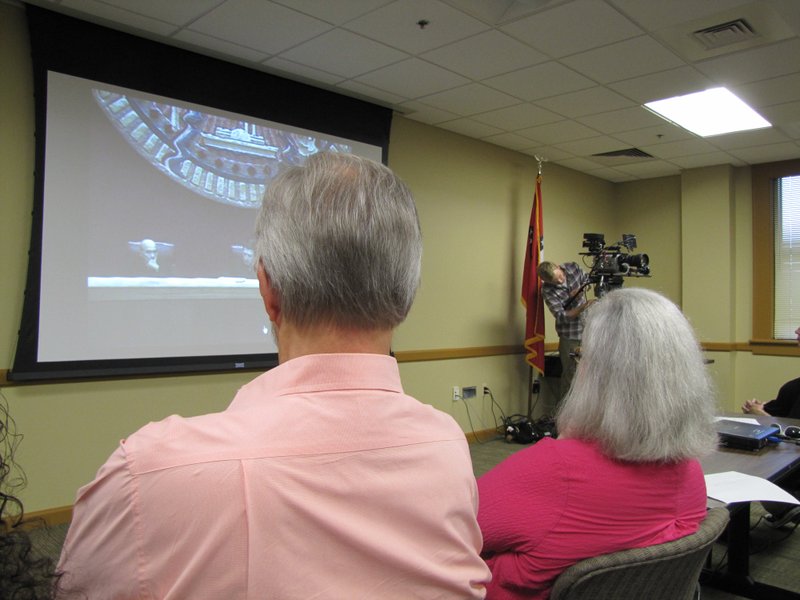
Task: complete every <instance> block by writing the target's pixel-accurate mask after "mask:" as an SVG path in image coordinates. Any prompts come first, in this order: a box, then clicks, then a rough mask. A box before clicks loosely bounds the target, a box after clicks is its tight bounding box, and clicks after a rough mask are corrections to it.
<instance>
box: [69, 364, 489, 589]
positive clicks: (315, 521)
mask: <svg viewBox="0 0 800 600" xmlns="http://www.w3.org/2000/svg"><path fill="white" fill-rule="evenodd" d="M476 515H477V486H476V484H475V479H474V476H473V473H472V465H471V460H470V455H469V449H468V447H467V443H466V440H465V437H464V434H463V432H462V431H461V429H460V428H459V427H458V425H457V424H456V423H455V422H454V421H453V419H452V418H451V417H449V416H448V415H445V414H444V413H441V412H439V411H437V410H435V409H434V408H432V407H431V406H428V405H425V404H422V403H420V402H418V401H417V400H415V399H413V398H411V397H410V396H407V395H405V394H404V393H403V390H402V387H401V384H400V376H399V371H398V368H397V363H396V362H395V360H394V359H393V358H391V357H388V356H379V355H369V354H363V355H342V354H330V355H316V356H306V357H301V358H297V359H294V360H290V361H288V362H286V363H284V364H282V365H280V366H279V367H277V368H275V369H272V370H271V371H268V372H267V373H264V374H263V375H261V376H260V377H258V378H256V379H255V380H253V381H251V382H250V383H249V384H247V385H245V386H244V387H242V389H241V390H240V391H239V393H238V394H237V395H236V397H235V398H234V400H233V402H232V403H231V405H230V407H229V408H228V409H227V410H226V411H224V412H221V413H216V414H209V415H203V416H199V417H193V418H181V417H177V416H172V417H169V418H167V419H165V420H163V421H161V422H158V423H151V424H149V425H146V426H145V427H143V428H142V429H140V430H139V431H138V432H136V433H134V434H133V435H132V436H130V437H129V438H128V439H127V440H123V441H122V443H121V444H120V446H119V448H118V449H117V450H116V451H115V452H114V453H113V454H112V456H111V457H110V458H109V460H108V461H107V462H106V464H105V465H103V466H102V467H101V469H100V470H99V471H98V473H97V476H96V478H95V480H94V481H93V482H91V483H89V484H88V485H86V486H84V487H83V488H81V489H80V490H79V491H78V497H77V501H76V503H75V508H74V517H73V521H72V525H71V526H70V529H69V532H68V535H67V539H66V542H65V545H64V549H63V552H62V555H61V561H60V563H59V569H61V570H63V571H65V573H66V574H65V576H64V577H63V578H62V580H61V586H62V588H64V590H65V592H64V594H63V595H64V596H68V595H69V594H70V593H71V592H75V593H78V594H83V595H84V597H88V598H91V599H92V600H101V599H105V598H109V599H110V598H137V599H138V598H159V599H161V598H175V599H177V598H180V599H186V598H192V599H197V598H209V599H224V600H233V599H236V598H320V599H322V598H332V599H340V598H341V599H354V598H371V599H374V598H381V599H384V598H483V597H484V594H485V585H486V583H487V582H488V580H489V578H490V574H489V570H488V568H487V566H486V564H485V563H484V562H483V561H482V560H481V558H480V556H479V552H480V549H481V543H482V539H481V533H480V530H479V528H478V524H477V521H476Z"/></svg>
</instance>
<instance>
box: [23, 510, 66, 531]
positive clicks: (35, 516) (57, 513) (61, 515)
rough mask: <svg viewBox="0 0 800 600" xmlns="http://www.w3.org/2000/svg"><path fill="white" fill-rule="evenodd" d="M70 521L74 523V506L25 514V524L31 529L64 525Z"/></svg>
mask: <svg viewBox="0 0 800 600" xmlns="http://www.w3.org/2000/svg"><path fill="white" fill-rule="evenodd" d="M70 521H72V506H60V507H58V508H48V509H45V510H37V511H35V512H26V513H25V522H26V523H27V524H28V526H29V527H38V526H40V525H47V526H53V525H64V524H65V523H69V522H70Z"/></svg>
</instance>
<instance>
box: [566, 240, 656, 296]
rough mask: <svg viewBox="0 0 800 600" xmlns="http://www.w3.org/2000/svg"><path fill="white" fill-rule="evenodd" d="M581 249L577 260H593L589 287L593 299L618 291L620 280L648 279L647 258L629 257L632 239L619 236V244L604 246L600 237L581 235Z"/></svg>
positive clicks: (632, 245)
mask: <svg viewBox="0 0 800 600" xmlns="http://www.w3.org/2000/svg"><path fill="white" fill-rule="evenodd" d="M583 247H584V248H586V249H587V250H586V252H581V253H580V254H581V256H591V257H592V258H593V262H592V267H591V269H590V270H589V284H594V295H595V296H596V297H597V298H601V297H603V296H605V295H606V294H607V293H608V292H609V291H611V290H614V289H617V288H620V287H622V283H623V278H624V277H649V275H650V259H649V258H648V256H647V254H632V252H633V250H634V249H635V248H636V236H635V235H633V234H630V233H623V234H622V241H621V242H617V243H616V245H614V246H606V239H605V236H604V235H603V234H602V233H584V234H583ZM585 260H586V259H584V261H585Z"/></svg>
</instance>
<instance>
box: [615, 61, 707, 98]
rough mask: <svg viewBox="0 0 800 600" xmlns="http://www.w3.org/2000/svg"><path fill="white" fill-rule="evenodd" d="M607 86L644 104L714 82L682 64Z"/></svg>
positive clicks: (695, 90)
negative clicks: (681, 65)
mask: <svg viewBox="0 0 800 600" xmlns="http://www.w3.org/2000/svg"><path fill="white" fill-rule="evenodd" d="M608 87H610V88H611V89H612V90H615V91H617V92H619V93H620V94H622V95H623V96H626V97H628V98H630V99H631V100H634V101H636V102H638V103H639V104H644V103H645V102H650V101H652V100H661V99H663V98H671V97H672V96H682V95H684V94H689V93H692V92H699V91H700V90H704V89H707V88H710V87H714V82H713V81H712V80H711V79H709V78H708V77H706V76H705V75H703V74H702V73H699V72H698V71H697V69H695V68H694V67H689V66H683V67H678V68H677V69H668V70H666V71H659V72H658V73H651V74H649V75H642V76H641V77H633V78H631V79H626V80H624V81H615V82H613V83H609V84H608Z"/></svg>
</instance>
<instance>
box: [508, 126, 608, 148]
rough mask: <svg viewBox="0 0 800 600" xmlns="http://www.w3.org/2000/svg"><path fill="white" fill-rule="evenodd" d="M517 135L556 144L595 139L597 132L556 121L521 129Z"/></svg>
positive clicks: (585, 127)
mask: <svg viewBox="0 0 800 600" xmlns="http://www.w3.org/2000/svg"><path fill="white" fill-rule="evenodd" d="M518 133H519V134H520V135H524V136H525V137H529V138H531V139H532V140H537V141H539V142H542V143H544V144H556V143H559V142H571V141H572V140H582V139H586V138H591V137H597V134H598V133H599V132H598V131H596V130H594V129H592V128H591V127H587V126H586V125H583V124H581V123H577V122H575V121H558V122H557V123H548V124H547V125H539V126H537V127H529V128H527V129H522V130H521V131H519V132H518Z"/></svg>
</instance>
